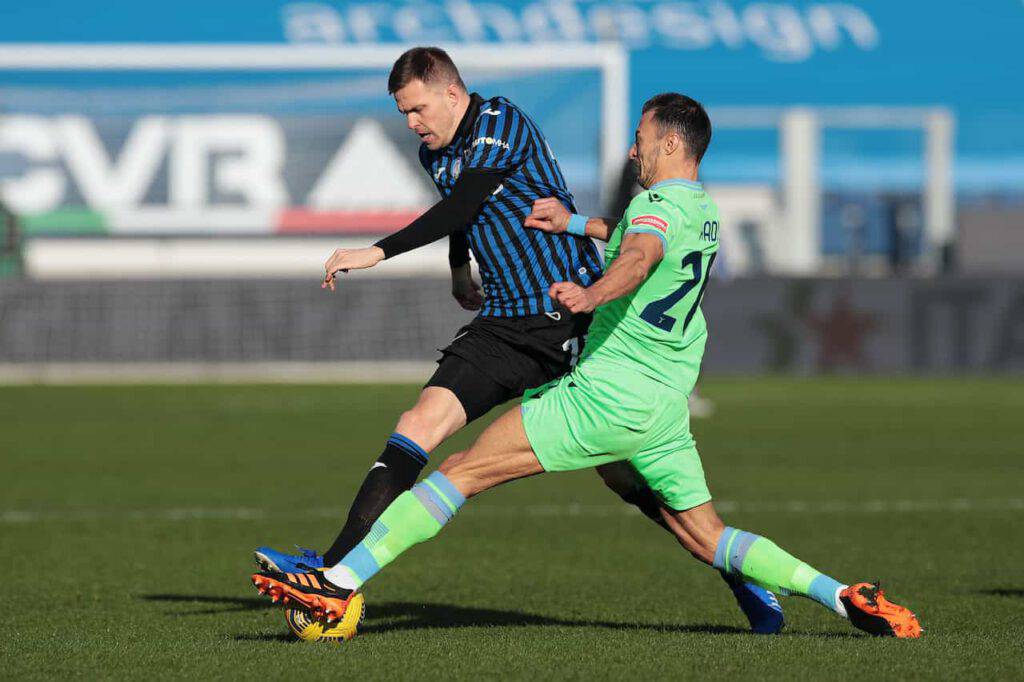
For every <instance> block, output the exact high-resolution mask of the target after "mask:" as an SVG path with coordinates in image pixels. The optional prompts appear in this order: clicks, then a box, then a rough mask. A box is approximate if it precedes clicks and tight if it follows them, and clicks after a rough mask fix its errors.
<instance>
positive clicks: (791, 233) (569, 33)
mask: <svg viewBox="0 0 1024 682" xmlns="http://www.w3.org/2000/svg"><path fill="white" fill-rule="evenodd" d="M217 8H218V9H217V11H216V15H215V16H213V15H211V14H210V11H209V3H204V2H198V1H196V0H183V1H182V2H179V3H175V4H174V5H173V6H151V5H138V6H128V5H125V6H121V5H117V6H111V7H110V8H109V9H107V10H104V11H102V12H100V11H95V7H94V6H92V5H90V4H88V3H79V2H73V1H72V0H58V1H56V2H49V3H36V4H30V3H23V4H21V5H19V6H17V7H12V8H9V9H7V10H5V21H4V22H3V25H2V26H0V41H2V44H0V202H2V204H3V207H4V209H3V230H4V239H3V240H2V242H0V248H2V256H0V378H2V379H3V380H5V381H74V380H97V379H101V380H106V379H110V380H114V379H125V378H135V379H140V378H141V379H146V378H157V379H161V380H176V379H184V380H194V379H197V378H205V379H214V378H218V377H232V378H255V379H271V378H285V379H288V378H291V379H295V378H312V379H346V378H347V379H360V380H374V379H378V378H383V379H396V378H404V379H410V380H411V379H419V378H421V377H424V376H426V375H427V373H428V372H429V371H430V366H431V364H432V361H433V359H434V357H435V352H434V349H435V348H437V347H438V346H439V345H443V344H444V343H445V342H446V340H447V338H448V337H449V335H450V334H451V333H452V332H453V330H455V329H456V328H457V326H458V325H459V324H460V323H461V322H462V321H463V320H464V319H465V318H466V314H465V313H464V312H463V311H461V310H460V309H459V308H458V307H457V306H456V305H455V303H454V302H453V301H452V300H451V299H450V297H449V296H448V294H447V282H446V277H447V263H446V260H445V258H444V255H443V254H444V250H445V249H444V246H443V245H442V244H438V245H435V246H434V247H431V248H428V249H425V250H422V251H420V252H417V253H414V254H408V255H406V256H404V257H401V258H398V259H395V260H394V261H393V262H387V263H385V264H383V265H382V266H381V267H379V268H377V269H375V270H373V271H372V272H369V273H359V274H357V275H354V276H351V277H349V278H347V279H346V280H345V284H344V287H342V289H341V291H340V292H339V293H338V294H336V295H333V296H331V295H327V294H325V293H323V292H321V291H320V290H319V288H318V287H317V286H316V283H317V277H318V275H319V271H320V268H321V266H322V263H323V261H324V260H325V259H326V257H327V256H328V255H329V253H330V251H331V250H332V249H333V248H335V247H338V246H343V245H356V244H358V245H362V244H366V243H370V242H371V241H373V240H375V239H376V238H378V236H379V235H381V234H384V233H387V232H389V231H392V230H394V229H397V228H399V227H401V226H402V225H404V224H406V222H407V221H408V220H409V219H410V218H411V217H412V216H415V215H416V214H417V213H418V212H420V211H422V210H423V209H424V208H425V207H427V206H429V205H430V204H431V203H432V202H433V200H434V190H433V189H432V188H431V187H430V183H429V181H428V179H427V178H426V177H424V175H423V173H422V171H421V170H420V168H419V166H418V163H417V161H416V156H415V153H416V146H417V143H418V140H416V139H415V137H414V136H412V135H411V134H409V133H408V131H406V130H405V129H404V125H403V120H402V118H401V117H400V116H398V115H397V114H396V113H395V111H394V108H393V103H392V102H391V101H390V100H389V98H388V96H387V93H386V88H385V79H386V73H387V70H388V68H389V66H390V64H391V62H392V60H393V59H394V58H395V57H396V56H397V55H398V54H399V53H400V52H401V50H402V49H404V47H407V46H409V45H411V44H435V43H436V44H441V45H444V46H446V47H448V48H449V49H450V50H451V52H452V54H453V55H454V57H455V60H456V62H457V63H458V64H459V65H460V67H461V68H462V69H463V71H464V73H465V76H466V80H467V82H468V83H469V85H470V88H471V89H474V90H478V91H480V92H481V93H483V94H488V95H489V94H498V93H500V94H504V95H506V96H508V97H510V98H511V99H513V100H514V101H516V102H517V103H519V104H520V105H521V106H522V107H523V108H524V109H526V110H527V111H528V112H530V113H531V114H532V115H533V116H534V118H536V119H537V121H538V122H539V123H540V125H541V127H542V128H543V129H544V130H545V131H546V133H547V135H548V136H549V138H550V143H551V145H552V147H553V149H554V151H555V153H556V155H557V156H558V158H559V160H560V162H561V164H562V166H563V168H564V169H565V171H566V175H567V176H568V179H569V183H570V186H571V188H572V189H573V191H574V192H575V194H576V197H577V199H578V201H579V204H580V206H581V209H582V210H583V211H584V212H587V213H603V212H614V211H615V210H616V208H617V207H618V206H621V205H622V203H623V201H624V197H625V196H628V192H629V191H630V190H629V186H630V179H629V178H628V177H624V170H626V166H625V164H624V159H625V154H626V151H627V149H628V146H629V144H630V140H631V133H632V127H633V125H634V123H635V119H636V117H637V115H638V113H639V107H640V105H641V104H642V102H643V101H644V99H646V98H647V97H648V96H650V95H651V94H654V93H655V92H659V91H664V90H680V91H683V92H686V93H688V94H690V95H692V96H694V97H696V98H698V99H700V100H702V101H703V102H704V103H705V104H706V105H707V106H708V107H709V109H710V112H711V116H712V121H713V123H714V125H715V137H714V140H713V142H712V146H711V149H710V152H709V154H708V156H707V159H706V163H705V166H704V170H703V172H704V180H705V181H706V183H707V184H708V185H709V187H710V189H711V191H712V193H713V194H714V196H716V198H718V200H719V203H720V204H721V208H722V214H723V216H724V217H725V219H726V221H727V222H726V223H725V225H726V229H723V230H722V239H723V255H722V258H721V259H720V261H721V262H720V266H719V271H718V273H717V274H718V276H719V281H718V282H717V283H716V285H715V286H713V287H711V289H710V292H709V295H708V297H707V301H706V309H707V314H708V316H709V318H710V322H711V329H712V334H713V337H714V341H713V343H711V344H709V352H708V356H707V359H706V370H707V372H708V373H709V374H716V373H739V374H747V373H764V372H769V371H781V372H795V373H805V374H806V373H814V372H855V373H862V372H876V373H888V372H899V373H905V372H927V373H936V372H937V373H956V372H965V371H967V372H995V373H1002V372H1009V371H1015V372H1019V371H1021V370H1022V369H1024V281H1022V275H1024V94H1022V93H1024V90H1022V89H1021V88H1019V87H1010V84H1011V83H1013V82H1016V81H1017V80H1018V79H1019V71H1020V67H1021V66H1022V63H1021V59H1020V53H1019V50H1018V49H1017V47H1016V40H1017V38H1018V36H1019V34H1020V31H1021V29H1022V27H1024V5H1021V4H1020V3H1019V2H989V3H985V4H984V9H981V8H979V9H978V10H977V11H970V12H965V11H963V10H962V7H961V6H959V5H958V4H957V3H936V4H932V5H929V7H928V9H927V10H925V9H924V8H923V7H922V6H920V5H917V4H913V3H891V2H881V1H874V0H855V1H850V2H845V3H815V2H798V1H792V2H779V3H750V2H741V1H739V0H735V1H730V2H726V1H724V0H716V1H714V2H704V3H687V2H659V3H654V2H642V1H639V0H635V1H632V2H603V1H598V0H595V1H593V2H572V1H569V0H564V1H562V0H559V1H552V2H511V1H506V2H488V3H480V2H474V1H470V0H459V1H452V2H417V3H391V4H381V3H366V2H356V1H352V2H324V3H317V2H283V1H280V0H275V1H268V0H265V1H260V2H246V3H242V2H220V3H218V4H217ZM925 14H926V15H927V16H926V17H925V16H924V15H925ZM951 46H956V49H950V48H951Z"/></svg>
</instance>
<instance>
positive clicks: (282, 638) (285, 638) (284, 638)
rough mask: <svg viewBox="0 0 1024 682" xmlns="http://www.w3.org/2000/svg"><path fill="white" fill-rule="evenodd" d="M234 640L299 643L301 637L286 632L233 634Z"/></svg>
mask: <svg viewBox="0 0 1024 682" xmlns="http://www.w3.org/2000/svg"><path fill="white" fill-rule="evenodd" d="M234 640H235V641H236V642H285V643H287V644H299V643H301V642H302V640H301V639H299V638H298V637H296V636H295V635H292V634H288V633H277V634H274V635H271V634H261V635H235V636H234Z"/></svg>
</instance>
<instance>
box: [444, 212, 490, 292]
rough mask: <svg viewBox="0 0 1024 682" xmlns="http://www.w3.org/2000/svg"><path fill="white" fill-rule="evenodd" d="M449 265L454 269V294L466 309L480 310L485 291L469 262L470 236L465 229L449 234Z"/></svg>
mask: <svg viewBox="0 0 1024 682" xmlns="http://www.w3.org/2000/svg"><path fill="white" fill-rule="evenodd" d="M448 265H450V266H451V269H452V296H453V297H454V298H455V300H456V301H458V303H459V305H460V306H462V307H463V309H465V310H480V308H481V306H483V304H484V292H483V289H481V288H480V284H479V283H477V281H476V280H475V279H473V268H472V267H471V266H470V264H469V238H468V237H466V231H465V230H456V231H455V232H452V233H451V234H450V235H449V236H448Z"/></svg>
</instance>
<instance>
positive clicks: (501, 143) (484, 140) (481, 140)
mask: <svg viewBox="0 0 1024 682" xmlns="http://www.w3.org/2000/svg"><path fill="white" fill-rule="evenodd" d="M482 144H490V145H494V146H496V147H501V148H502V149H505V150H510V149H512V147H511V146H510V145H509V143H508V142H505V140H499V139H498V138H496V137H478V138H476V139H475V140H473V144H471V145H469V146H470V147H477V146H479V145H482Z"/></svg>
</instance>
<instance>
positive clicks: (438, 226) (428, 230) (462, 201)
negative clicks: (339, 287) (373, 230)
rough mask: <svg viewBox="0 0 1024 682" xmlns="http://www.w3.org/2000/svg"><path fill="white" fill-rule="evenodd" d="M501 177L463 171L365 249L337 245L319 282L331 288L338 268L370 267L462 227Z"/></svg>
mask: <svg viewBox="0 0 1024 682" xmlns="http://www.w3.org/2000/svg"><path fill="white" fill-rule="evenodd" d="M502 177H503V173H502V172H500V171H493V172H487V171H476V172H463V173H462V175H461V177H459V180H458V182H456V183H455V186H454V187H453V188H452V192H451V194H449V195H448V196H447V197H445V198H444V199H441V200H440V201H439V202H437V203H436V204H434V205H433V206H431V207H430V208H429V209H428V210H427V212H426V213H424V214H423V215H421V216H420V217H419V218H417V219H416V220H414V221H412V222H411V223H409V224H408V225H407V226H406V227H404V228H402V229H401V230H399V231H398V232H395V233H394V234H392V235H389V236H387V237H385V238H384V239H381V240H380V241H379V242H377V243H376V244H374V245H373V246H370V247H367V248H365V249H337V250H336V251H335V252H334V253H333V254H332V255H331V257H330V259H328V261H327V264H326V265H325V266H324V269H325V273H326V274H325V275H324V281H323V285H322V286H324V287H328V286H329V287H330V288H331V290H332V291H333V290H334V276H335V274H337V273H338V272H339V271H340V272H347V271H348V270H361V269H364V268H372V267H373V266H374V265H376V264H377V263H379V262H381V261H382V260H384V259H385V258H393V257H394V256H397V255H399V254H402V253H405V252H407V251H412V250H413V249H418V248H419V247H421V246H425V245H426V244H430V243H431V242H435V241H437V240H438V239H440V238H441V237H444V236H445V235H449V234H452V233H453V232H455V231H457V230H461V229H463V228H465V227H466V226H467V225H468V224H469V223H470V221H471V220H473V217H474V216H475V215H476V214H477V212H478V211H479V210H480V207H481V206H483V204H484V202H485V201H487V199H488V198H489V197H490V196H491V193H492V192H494V190H495V189H497V187H498V185H500V184H501V179H502Z"/></svg>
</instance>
